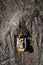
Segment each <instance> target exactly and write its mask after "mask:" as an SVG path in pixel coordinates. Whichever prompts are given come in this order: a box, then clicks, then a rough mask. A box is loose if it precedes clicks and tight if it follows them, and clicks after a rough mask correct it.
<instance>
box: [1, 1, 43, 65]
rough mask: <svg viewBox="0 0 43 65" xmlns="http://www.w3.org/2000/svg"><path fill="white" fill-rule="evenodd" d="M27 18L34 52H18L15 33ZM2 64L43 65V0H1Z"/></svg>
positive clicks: (27, 27) (26, 21)
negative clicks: (21, 22)
mask: <svg viewBox="0 0 43 65" xmlns="http://www.w3.org/2000/svg"><path fill="white" fill-rule="evenodd" d="M22 18H23V19H24V20H25V26H26V29H27V30H28V31H29V33H30V35H31V38H30V39H31V42H30V45H31V46H32V47H33V50H34V51H33V52H32V53H30V52H23V53H21V52H18V51H17V48H16V45H15V43H16V40H15V35H16V34H18V33H19V32H20V31H19V23H20V21H21V20H22ZM0 65H43V1H42V0H0Z"/></svg>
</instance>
